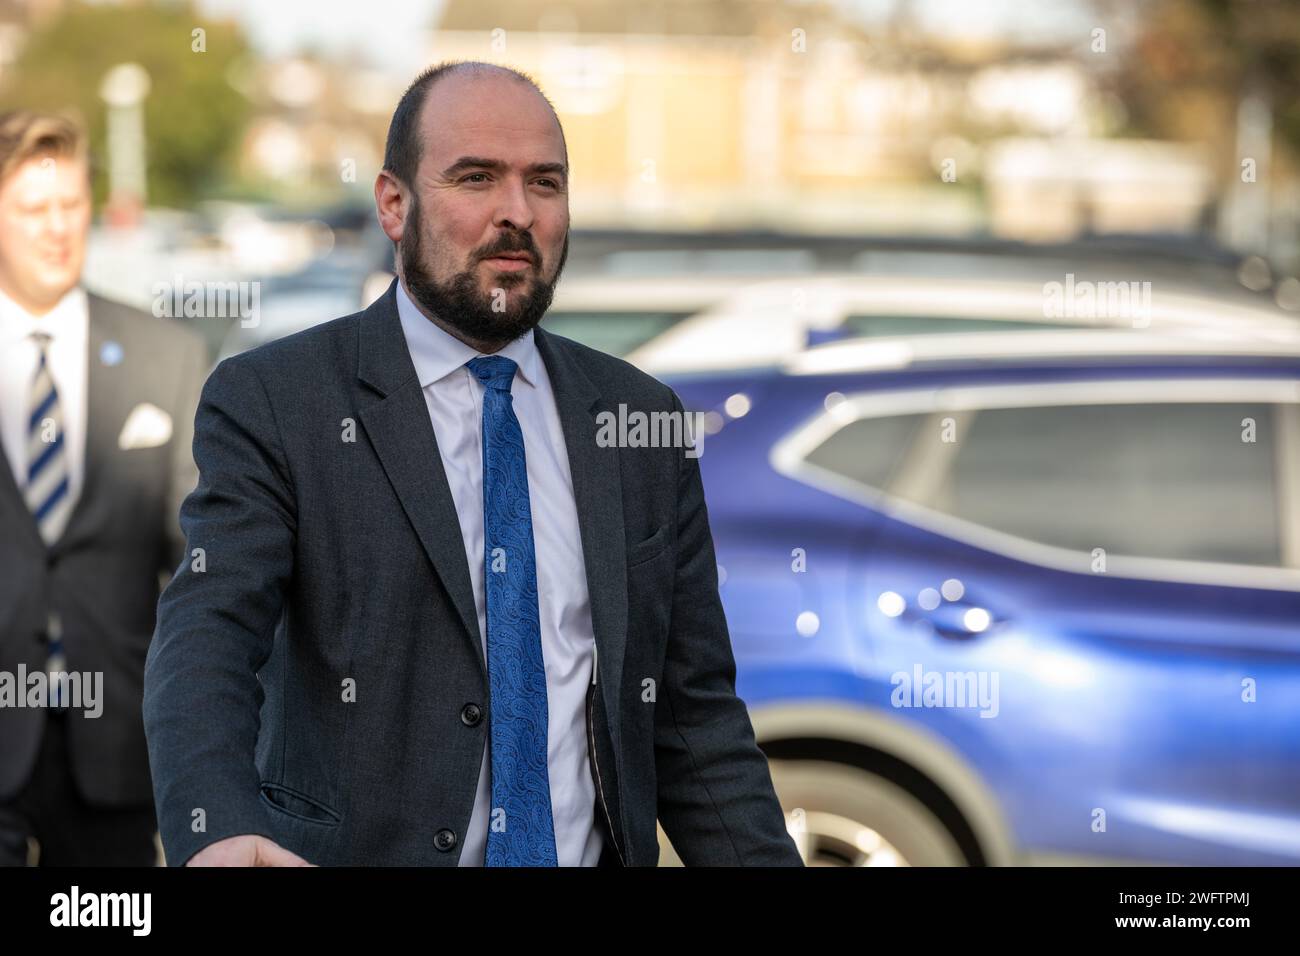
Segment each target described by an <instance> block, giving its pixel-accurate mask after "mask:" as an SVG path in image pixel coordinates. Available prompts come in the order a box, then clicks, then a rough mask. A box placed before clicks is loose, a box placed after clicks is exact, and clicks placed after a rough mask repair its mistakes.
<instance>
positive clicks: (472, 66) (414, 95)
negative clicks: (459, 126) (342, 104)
mask: <svg viewBox="0 0 1300 956" xmlns="http://www.w3.org/2000/svg"><path fill="white" fill-rule="evenodd" d="M453 78H459V79H461V80H465V81H469V82H475V81H478V82H481V81H484V80H488V81H493V80H495V81H504V82H508V83H515V84H518V85H520V86H522V87H523V88H525V89H527V90H530V91H531V92H532V93H533V95H535V96H536V97H537V98H538V99H539V100H540V101H541V102H542V103H543V104H545V106H546V110H547V112H548V113H549V114H550V117H551V119H552V120H554V122H555V129H556V131H557V132H558V133H559V136H560V143H561V147H562V149H563V150H564V161H565V163H566V165H567V163H568V146H567V144H565V142H564V128H563V127H562V126H561V125H560V118H559V116H558V115H557V114H556V112H555V107H554V106H553V105H552V104H551V101H550V100H549V99H547V97H546V94H545V93H543V92H542V89H541V87H540V86H538V85H537V83H536V81H534V80H533V78H532V77H531V76H529V75H528V74H527V73H524V72H522V71H520V70H516V69H513V68H511V67H508V66H500V65H498V64H496V63H483V62H481V61H478V60H456V61H452V62H447V63H440V64H438V65H437V66H431V67H429V69H427V70H425V71H424V72H423V73H421V74H420V75H419V76H417V77H416V78H415V80H414V82H412V83H411V85H410V86H408V87H407V88H406V92H405V93H403V94H402V98H401V99H400V100H398V101H397V109H395V110H394V111H393V118H392V120H391V122H390V123H389V124H388V139H387V141H386V142H385V144H384V169H386V170H388V171H389V172H390V173H392V174H393V175H394V176H396V177H397V178H398V179H400V180H401V181H402V182H404V183H407V184H408V185H409V184H410V183H411V182H413V181H414V179H415V173H416V170H417V169H418V168H419V165H420V157H421V155H422V154H423V150H424V144H425V138H424V134H425V133H426V132H427V133H428V134H429V135H431V136H436V135H437V133H438V129H439V125H440V121H439V120H440V117H439V114H440V112H441V111H442V110H443V109H444V106H445V103H444V101H445V99H447V97H435V98H434V102H433V104H432V107H431V109H430V111H429V113H430V115H425V109H424V108H425V106H426V105H427V104H428V103H429V94H430V92H431V91H432V90H433V89H434V88H435V87H436V86H437V85H438V84H439V83H440V82H443V81H445V80H448V79H453ZM457 86H458V84H452V87H453V89H452V91H451V92H453V93H454V92H456V87H457Z"/></svg>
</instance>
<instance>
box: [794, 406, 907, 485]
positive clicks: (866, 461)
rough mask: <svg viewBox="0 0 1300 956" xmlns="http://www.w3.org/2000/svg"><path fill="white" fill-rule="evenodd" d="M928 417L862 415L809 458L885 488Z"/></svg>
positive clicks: (822, 444) (808, 459) (811, 453)
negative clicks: (874, 416) (917, 431)
mask: <svg viewBox="0 0 1300 956" xmlns="http://www.w3.org/2000/svg"><path fill="white" fill-rule="evenodd" d="M927 417H928V416H927V415H889V416H884V417H881V418H860V419H858V420H857V421H854V422H850V423H849V424H847V425H845V426H844V427H843V428H841V429H839V430H838V431H836V432H835V433H834V434H833V435H831V436H830V437H829V438H827V439H826V440H825V441H824V442H822V443H821V444H820V445H818V446H817V447H816V448H814V449H813V450H812V451H811V452H809V453H808V455H807V457H806V459H805V460H806V461H807V462H808V463H809V464H811V465H816V466H817V467H819V468H824V469H826V470H827V471H832V472H834V473H836V474H837V475H841V476H843V477H845V478H850V479H852V480H853V481H856V482H858V483H859V484H863V485H866V486H868V487H869V488H874V489H876V490H878V491H885V490H887V489H888V488H889V486H890V484H891V482H892V480H893V477H894V473H895V471H896V470H897V469H898V466H899V464H900V462H901V461H902V459H903V455H904V454H905V453H906V452H907V449H908V448H909V447H910V446H911V444H912V439H913V437H914V436H915V435H916V430H917V429H918V428H919V427H920V425H921V422H923V421H925V420H926V418H927Z"/></svg>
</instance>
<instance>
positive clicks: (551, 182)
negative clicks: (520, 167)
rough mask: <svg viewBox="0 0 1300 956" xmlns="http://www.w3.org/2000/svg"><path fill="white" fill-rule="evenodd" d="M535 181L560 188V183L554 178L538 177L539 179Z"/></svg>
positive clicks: (553, 187)
mask: <svg viewBox="0 0 1300 956" xmlns="http://www.w3.org/2000/svg"><path fill="white" fill-rule="evenodd" d="M537 181H538V182H539V183H542V184H544V185H548V186H550V188H551V189H559V188H560V184H559V183H557V182H556V181H555V180H554V179H539V180H537Z"/></svg>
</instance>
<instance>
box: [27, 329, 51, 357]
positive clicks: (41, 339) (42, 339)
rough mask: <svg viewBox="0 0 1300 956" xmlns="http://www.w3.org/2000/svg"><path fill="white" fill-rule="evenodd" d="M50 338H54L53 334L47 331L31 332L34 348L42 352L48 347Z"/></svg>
mask: <svg viewBox="0 0 1300 956" xmlns="http://www.w3.org/2000/svg"><path fill="white" fill-rule="evenodd" d="M52 338H54V336H52V335H50V333H49V332H33V333H32V341H34V342H35V343H36V348H37V349H39V350H40V351H42V352H44V351H45V350H46V349H47V348H48V347H49V344H50V339H52Z"/></svg>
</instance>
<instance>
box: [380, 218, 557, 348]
mask: <svg viewBox="0 0 1300 956" xmlns="http://www.w3.org/2000/svg"><path fill="white" fill-rule="evenodd" d="M515 239H516V240H517V241H513V242H511V241H509V240H506V241H505V242H503V243H498V244H496V245H495V246H494V247H493V248H492V249H491V250H490V251H491V252H493V253H502V252H528V253H531V254H532V256H533V264H532V266H531V268H530V269H526V270H522V271H521V272H518V273H511V272H505V273H501V274H500V275H499V276H498V279H499V282H500V285H499V286H498V288H500V289H501V290H502V292H501V297H502V298H503V299H505V294H506V293H507V292H509V291H510V290H511V289H513V288H514V287H515V286H517V285H519V284H521V283H523V282H528V281H529V279H528V273H529V272H530V271H531V273H532V274H533V276H534V277H535V278H534V279H533V280H532V291H531V292H530V293H528V295H527V296H525V297H524V298H523V299H522V300H521V301H520V302H518V303H517V304H516V305H514V306H513V307H512V306H511V304H510V302H509V299H505V308H504V310H502V311H496V310H494V309H493V308H492V305H493V301H494V300H495V299H496V298H497V296H495V295H493V294H491V293H489V294H488V295H486V296H485V295H484V294H483V293H482V292H481V291H480V290H479V275H478V263H479V262H480V261H482V260H481V259H475V262H474V264H473V265H472V266H470V268H469V269H468V270H467V271H464V272H458V273H457V274H456V275H454V276H452V278H451V281H449V282H446V283H439V282H438V281H437V280H436V279H434V278H433V276H432V275H430V274H429V270H428V269H427V268H426V267H425V262H424V255H423V251H424V250H423V230H422V229H421V222H420V204H419V200H415V201H413V202H412V204H411V213H410V215H409V216H408V217H407V221H406V228H405V230H404V231H403V233H402V240H401V242H399V243H398V254H399V255H400V256H401V257H402V276H403V278H404V279H405V280H406V290H407V291H408V292H409V293H410V294H411V298H412V299H414V300H415V301H416V302H418V303H419V304H420V305H421V306H423V308H424V310H425V311H426V312H428V313H429V314H430V315H434V316H437V318H438V320H439V322H441V323H443V324H445V325H448V326H450V327H451V328H453V329H455V330H456V331H457V332H458V333H460V335H461V337H462V338H463V339H464V340H465V341H467V342H470V343H475V344H479V345H490V346H496V347H497V348H501V347H503V346H505V345H508V344H510V343H511V342H513V341H514V340H515V339H517V338H519V337H520V336H521V335H524V334H525V333H527V332H528V331H529V330H530V329H532V328H535V327H536V326H537V324H538V323H539V322H541V321H542V316H544V315H545V314H546V310H547V309H549V308H550V307H551V299H552V298H553V297H554V295H555V286H556V283H558V282H559V280H560V273H561V272H563V271H564V263H565V261H566V260H567V259H568V257H569V236H568V233H567V232H566V233H565V236H564V249H563V251H561V253H560V265H559V268H558V269H556V271H555V278H553V279H552V280H551V281H550V282H547V281H546V280H544V279H543V278H542V275H543V270H544V266H545V264H544V263H543V262H542V256H541V252H540V251H539V250H538V249H537V248H536V247H535V246H534V244H533V242H532V238H531V236H528V235H527V234H516V236H515Z"/></svg>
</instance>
